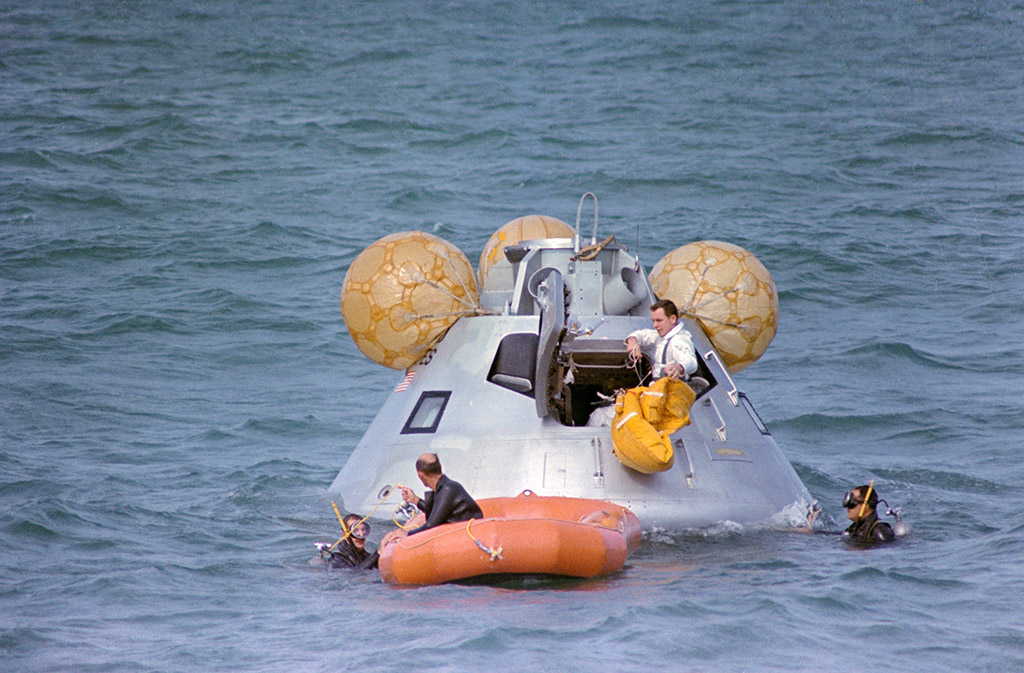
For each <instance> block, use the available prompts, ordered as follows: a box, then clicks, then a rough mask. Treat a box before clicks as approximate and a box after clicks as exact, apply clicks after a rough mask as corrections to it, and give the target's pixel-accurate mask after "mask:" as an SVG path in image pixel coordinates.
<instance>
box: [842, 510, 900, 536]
mask: <svg viewBox="0 0 1024 673" xmlns="http://www.w3.org/2000/svg"><path fill="white" fill-rule="evenodd" d="M846 533H847V534H848V535H849V536H850V539H851V540H854V541H856V542H892V541H893V540H895V539H896V535H895V534H894V533H893V532H892V526H890V525H889V524H887V523H886V522H884V521H879V520H878V514H877V513H876V512H872V513H871V514H869V515H867V516H866V517H864V518H863V519H861V520H860V521H854V522H853V523H852V524H850V527H849V528H847V529H846Z"/></svg>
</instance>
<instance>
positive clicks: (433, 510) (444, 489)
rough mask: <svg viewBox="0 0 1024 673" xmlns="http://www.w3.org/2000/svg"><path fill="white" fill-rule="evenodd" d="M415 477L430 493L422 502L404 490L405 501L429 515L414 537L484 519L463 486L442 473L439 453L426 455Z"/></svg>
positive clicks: (413, 530)
mask: <svg viewBox="0 0 1024 673" xmlns="http://www.w3.org/2000/svg"><path fill="white" fill-rule="evenodd" d="M416 476H418V477H419V478H420V481H421V482H423V485H424V486H426V487H427V488H429V489H431V490H429V491H427V493H426V494H425V495H424V497H422V498H420V497H418V496H417V495H416V494H415V493H413V490H412V489H411V488H409V487H408V486H403V487H402V499H403V500H405V501H406V502H408V503H411V504H413V505H416V507H419V508H420V510H421V511H423V513H424V514H426V515H427V521H426V523H424V524H423V525H422V526H420V527H419V528H414V529H412V530H410V531H409V532H408V534H409V535H415V534H416V533H419V532H421V531H425V530H428V529H430V528H434V527H435V526H440V525H441V524H443V523H450V522H453V521H469V520H470V519H482V518H483V517H484V513H483V512H482V511H480V506H479V505H477V504H476V501H475V500H473V498H472V497H471V496H470V495H469V493H467V492H466V489H465V488H463V487H462V484H460V483H458V482H457V481H452V480H451V479H449V478H448V477H446V476H445V475H444V474H443V473H442V472H441V461H440V460H439V459H438V457H437V454H436V453H424V454H423V455H422V456H420V457H419V458H418V459H417V460H416Z"/></svg>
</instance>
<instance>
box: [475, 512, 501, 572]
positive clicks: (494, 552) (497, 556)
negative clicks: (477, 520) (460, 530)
mask: <svg viewBox="0 0 1024 673" xmlns="http://www.w3.org/2000/svg"><path fill="white" fill-rule="evenodd" d="M472 525H473V519H470V520H469V521H467V522H466V532H467V533H468V534H469V537H470V538H472V540H473V542H475V543H476V546H477V547H480V549H482V550H483V551H484V553H486V554H489V555H490V557H491V562H492V563H493V562H494V561H495V560H498V561H504V560H505V559H503V558H502V557H501V552H502V551H504V548H503V547H502V546H501V545H499V546H498V548H497V549H492V548H490V547H488V546H487V545H485V544H484V543H483V542H481V541H480V540H478V539H476V536H475V535H473V531H471V530H469V527H470V526H472Z"/></svg>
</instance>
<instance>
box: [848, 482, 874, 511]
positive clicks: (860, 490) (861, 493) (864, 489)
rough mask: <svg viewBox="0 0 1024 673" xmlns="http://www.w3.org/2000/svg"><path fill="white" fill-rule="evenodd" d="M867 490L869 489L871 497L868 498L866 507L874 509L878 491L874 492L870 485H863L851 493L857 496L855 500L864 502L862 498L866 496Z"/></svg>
mask: <svg viewBox="0 0 1024 673" xmlns="http://www.w3.org/2000/svg"><path fill="white" fill-rule="evenodd" d="M869 488H870V489H871V496H870V497H869V498H868V507H870V508H871V509H874V508H875V505H877V504H878V491H876V490H875V489H874V488H872V487H871V486H870V485H868V484H864V485H863V486H858V487H857V488H855V489H853V492H854V493H855V494H856V495H857V500H860V501H861V502H864V496H865V495H867V492H868V489H869Z"/></svg>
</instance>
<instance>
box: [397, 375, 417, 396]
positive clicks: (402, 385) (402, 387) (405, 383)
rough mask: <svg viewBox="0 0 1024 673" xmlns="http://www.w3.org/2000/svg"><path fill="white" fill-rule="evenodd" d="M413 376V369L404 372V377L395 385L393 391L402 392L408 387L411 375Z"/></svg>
mask: <svg viewBox="0 0 1024 673" xmlns="http://www.w3.org/2000/svg"><path fill="white" fill-rule="evenodd" d="M414 376H416V372H413V371H410V372H406V373H405V378H404V379H402V380H401V382H400V383H399V384H398V385H397V386H395V392H396V393H401V392H404V391H405V389H406V388H408V387H409V383H410V382H411V381H412V377H414Z"/></svg>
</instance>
